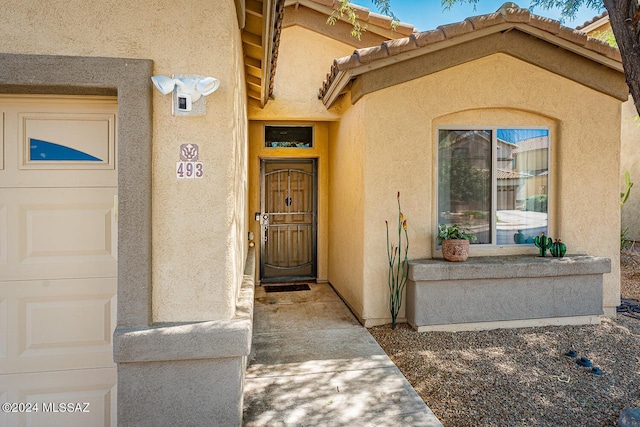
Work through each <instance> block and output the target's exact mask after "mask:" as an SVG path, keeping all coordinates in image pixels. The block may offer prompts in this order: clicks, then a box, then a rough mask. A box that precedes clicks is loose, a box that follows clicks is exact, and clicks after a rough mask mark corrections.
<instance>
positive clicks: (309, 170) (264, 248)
mask: <svg viewBox="0 0 640 427" xmlns="http://www.w3.org/2000/svg"><path fill="white" fill-rule="evenodd" d="M316 169H317V168H316V161H315V160H313V159H309V160H290V161H289V160H263V161H262V164H261V183H262V185H261V187H262V188H261V197H260V210H261V214H260V229H261V238H260V240H261V245H260V254H261V255H260V279H261V280H262V281H278V280H296V279H304V278H315V276H316V224H317V200H316V188H317V185H316V175H317V174H316Z"/></svg>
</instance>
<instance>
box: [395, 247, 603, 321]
mask: <svg viewBox="0 0 640 427" xmlns="http://www.w3.org/2000/svg"><path fill="white" fill-rule="evenodd" d="M610 272H611V260H610V259H608V258H601V257H593V256H587V255H574V256H566V257H564V258H551V257H549V258H540V257H536V256H533V255H513V256H491V257H474V258H469V259H468V260H467V261H466V262H463V263H451V262H447V261H444V260H440V259H428V260H415V261H410V262H409V280H408V282H407V294H406V301H407V302H406V313H407V321H408V322H409V324H410V325H411V326H412V327H413V328H414V329H415V330H418V331H420V332H422V331H461V330H483V329H495V328H512V327H529V326H546V325H577V324H597V323H600V316H602V315H603V275H604V274H605V273H610Z"/></svg>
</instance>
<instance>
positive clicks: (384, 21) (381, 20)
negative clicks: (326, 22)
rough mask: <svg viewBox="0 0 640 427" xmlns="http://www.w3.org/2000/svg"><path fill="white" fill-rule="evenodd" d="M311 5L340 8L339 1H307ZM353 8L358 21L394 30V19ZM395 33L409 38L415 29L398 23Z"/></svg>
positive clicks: (357, 6)
mask: <svg viewBox="0 0 640 427" xmlns="http://www.w3.org/2000/svg"><path fill="white" fill-rule="evenodd" d="M307 1H309V2H311V3H315V4H318V5H320V6H325V7H328V8H331V9H335V8H336V6H338V4H339V3H338V1H336V0H307ZM351 7H353V9H354V10H355V11H356V13H358V20H359V21H361V22H364V23H366V24H369V25H373V26H376V27H380V28H382V29H384V30H392V27H391V23H392V22H393V19H392V18H391V17H390V16H386V15H382V14H379V13H375V12H372V11H371V10H370V9H368V8H366V7H363V6H360V5H357V4H353V3H351ZM395 31H396V32H397V33H398V34H400V35H402V36H408V35H410V34H412V33H413V32H415V31H416V30H415V27H414V26H413V25H411V24H408V23H406V22H397V23H396V28H395Z"/></svg>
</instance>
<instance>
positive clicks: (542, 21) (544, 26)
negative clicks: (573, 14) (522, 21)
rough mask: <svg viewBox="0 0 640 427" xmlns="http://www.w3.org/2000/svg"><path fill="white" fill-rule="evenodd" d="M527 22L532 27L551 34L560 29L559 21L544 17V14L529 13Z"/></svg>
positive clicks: (556, 32)
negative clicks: (529, 18)
mask: <svg viewBox="0 0 640 427" xmlns="http://www.w3.org/2000/svg"><path fill="white" fill-rule="evenodd" d="M529 24H530V25H531V26H532V27H536V28H539V29H541V30H544V31H547V32H549V33H551V34H558V31H560V22H558V21H556V20H555V19H549V18H545V17H544V16H538V15H531V20H530V21H529Z"/></svg>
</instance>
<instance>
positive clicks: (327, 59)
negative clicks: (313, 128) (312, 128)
mask: <svg viewBox="0 0 640 427" xmlns="http://www.w3.org/2000/svg"><path fill="white" fill-rule="evenodd" d="M353 50H354V48H353V47H352V46H350V45H348V44H345V43H342V42H339V41H336V40H333V39H330V38H329V37H326V36H324V35H322V34H318V33H316V32H314V31H311V30H307V29H305V28H302V27H299V26H293V27H289V28H284V29H283V30H282V34H281V36H280V47H279V48H278V66H277V68H276V76H275V84H274V91H273V99H271V100H270V101H269V102H268V103H267V105H266V106H265V108H264V109H260V108H259V107H258V106H257V105H254V104H250V105H249V118H250V119H251V120H337V119H338V118H339V112H336V111H328V110H327V109H326V108H325V106H324V104H323V103H322V102H321V101H320V100H319V99H318V89H319V88H320V86H321V85H322V82H323V81H324V79H325V78H326V75H327V72H328V71H329V68H330V67H331V64H332V62H333V60H334V59H335V58H339V57H342V56H345V55H350V54H352V53H353Z"/></svg>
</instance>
